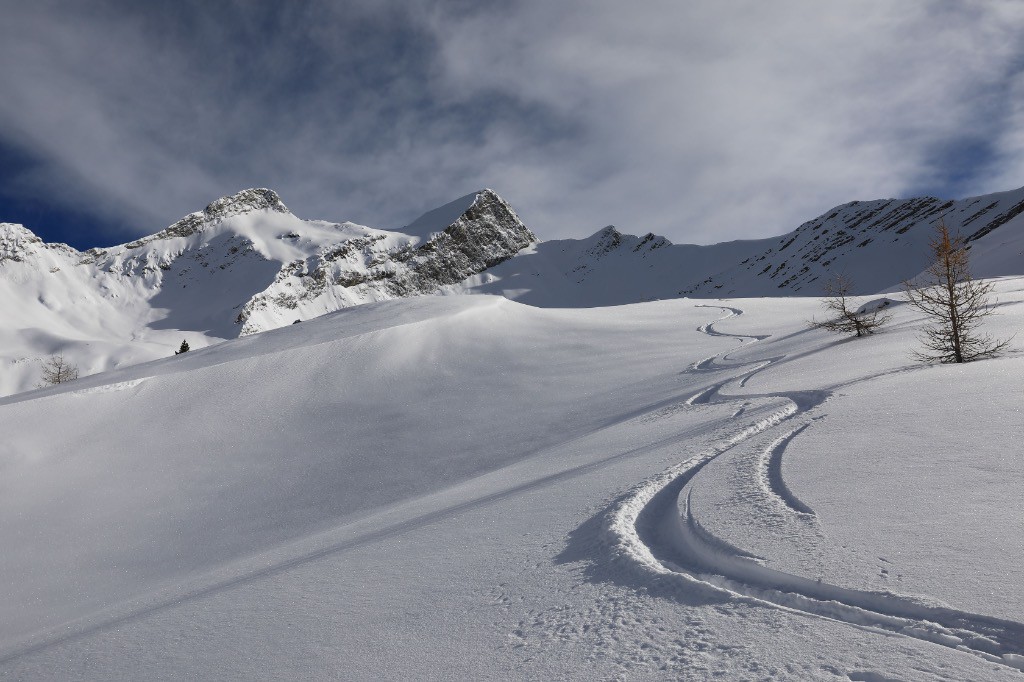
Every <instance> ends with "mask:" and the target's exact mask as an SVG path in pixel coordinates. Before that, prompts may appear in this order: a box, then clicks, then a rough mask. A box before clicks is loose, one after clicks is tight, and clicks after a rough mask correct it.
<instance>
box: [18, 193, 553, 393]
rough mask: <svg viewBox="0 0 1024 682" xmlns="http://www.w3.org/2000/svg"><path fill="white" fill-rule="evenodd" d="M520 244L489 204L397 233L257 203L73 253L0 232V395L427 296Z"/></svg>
mask: <svg viewBox="0 0 1024 682" xmlns="http://www.w3.org/2000/svg"><path fill="white" fill-rule="evenodd" d="M439 212H440V213H439ZM442 214H443V215H442ZM445 221H450V222H445ZM534 241H536V237H535V236H534V235H533V233H532V232H530V230H529V229H528V228H527V227H526V226H525V225H523V223H522V221H520V220H519V218H518V216H516V214H515V212H514V211H513V210H512V209H511V208H510V207H509V206H508V204H507V203H505V201H504V200H502V199H501V198H500V197H499V196H498V195H497V194H495V193H494V192H493V191H491V190H481V191H480V192H476V193H473V194H470V195H467V196H465V197H462V198H461V199H459V200H457V201H455V202H452V203H451V204H448V205H447V206H445V207H443V209H438V210H437V211H433V212H430V213H428V214H426V215H425V216H424V217H423V218H421V219H419V220H418V221H416V222H415V223H413V224H412V225H410V231H409V232H401V231H389V230H379V229H374V228H370V227H365V226H362V225H356V224H354V223H328V222H324V221H312V220H301V219H299V218H297V217H296V216H294V215H292V213H290V212H289V211H288V209H287V207H286V206H285V205H284V203H282V201H281V200H280V198H279V197H278V196H277V195H276V194H275V193H274V192H272V191H271V190H267V189H252V190H245V191H243V192H240V193H238V194H236V195H234V196H231V197H225V198H223V199H220V200H218V201H216V202H214V203H212V204H210V205H209V206H208V207H207V208H206V209H205V210H203V211H200V212H197V213H193V214H191V215H189V216H186V217H185V218H183V219H182V220H179V221H178V222H176V223H175V224H173V225H171V226H170V227H168V228H167V229H165V230H163V231H161V232H159V233H157V234H154V235H151V236H149V237H145V238H143V239H139V240H137V241H134V242H130V243H128V244H123V245H120V246H115V247H112V248H108V249H92V250H89V251H87V252H84V253H81V252H78V251H76V250H75V249H73V248H71V247H69V246H67V245H65V244H44V243H43V242H42V241H41V240H40V239H39V238H38V237H36V236H35V235H33V234H32V233H31V232H30V231H29V230H27V229H26V228H24V227H22V226H19V225H11V224H2V225H0V310H2V311H3V319H2V322H0V362H2V363H3V365H4V367H3V369H4V371H3V372H0V393H10V392H14V391H17V390H24V389H25V388H28V387H30V386H32V385H33V384H34V383H35V382H36V381H38V378H39V362H40V359H41V358H42V357H45V356H47V355H50V354H53V353H64V354H66V355H67V357H68V359H69V360H71V361H72V362H73V363H75V364H77V365H79V367H80V369H81V370H82V373H83V374H92V373H95V372H98V371H103V370H107V369H110V368H113V367H117V366H123V365H125V364H131V363H134V362H139V361H141V360H148V359H153V358H156V357H164V356H166V355H169V354H170V352H171V350H173V349H174V348H176V347H177V346H178V344H179V343H180V340H181V339H182V338H185V339H187V340H188V341H189V342H190V345H192V346H193V347H201V346H204V345H208V344H210V343H213V342H216V341H219V340H222V339H227V338H234V337H236V336H240V335H241V336H245V335H248V334H253V333H256V332H260V331H264V330H267V329H273V328H276V327H280V326H284V325H288V324H292V323H293V322H295V321H296V320H306V319H309V318H311V317H316V316H319V315H322V314H324V313H326V312H330V311H333V310H338V309H340V308H343V307H348V306H352V305H358V304H361V303H366V302H369V301H380V300H387V299H391V298H397V297H404V296H412V295H418V294H426V293H433V292H435V291H437V290H438V289H439V288H440V287H442V286H445V285H450V284H454V283H457V282H459V281H461V280H463V279H465V278H466V277H468V276H471V275H474V274H476V273H478V272H480V271H482V270H485V269H487V268H489V267H492V266H493V265H495V264H497V263H500V262H502V261H504V260H506V259H508V258H510V257H511V256H513V255H514V254H515V253H516V252H517V251H519V250H520V249H522V248H524V247H526V246H527V245H529V244H530V243H532V242H534Z"/></svg>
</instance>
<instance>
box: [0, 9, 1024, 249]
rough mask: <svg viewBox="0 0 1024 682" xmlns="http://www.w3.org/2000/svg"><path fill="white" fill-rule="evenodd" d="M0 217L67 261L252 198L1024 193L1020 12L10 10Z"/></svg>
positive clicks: (3, 48) (391, 212)
mask: <svg viewBox="0 0 1024 682" xmlns="http://www.w3.org/2000/svg"><path fill="white" fill-rule="evenodd" d="M4 5H6V6H4V7H3V8H2V9H3V16H4V20H3V22H0V91H2V92H3V93H4V96H3V97H2V98H0V220H6V221H10V222H21V223H24V224H25V225H26V226H27V227H29V228H30V229H32V230H33V231H35V232H37V233H38V234H39V235H40V236H42V237H44V238H45V239H47V240H48V241H66V242H69V243H71V244H73V245H75V246H77V247H79V248H86V247H89V246H103V245H109V244H113V243H117V242H123V241H127V240H129V239H131V238H134V237H137V236H139V235H143V234H149V233H152V232H156V231H157V230H159V229H162V228H163V227H165V226H166V225H168V224H169V223H171V222H173V221H174V220H176V219H178V218H179V217H181V216H182V215H184V214H186V213H189V212H191V211H194V210H198V209H201V208H202V207H203V206H205V205H206V204H207V203H209V202H210V201H212V200H213V199H216V198H217V197H219V196H222V195H225V194H231V193H233V192H236V191H238V190H240V189H243V188H246V187H254V186H263V187H271V188H273V189H275V190H277V191H278V193H279V194H280V195H281V197H282V198H283V200H284V201H285V203H286V204H288V205H289V207H290V208H291V209H292V210H293V212H294V213H296V214H297V215H299V216H300V217H303V218H324V219H330V220H339V221H340V220H353V221H356V222H361V223H364V224H369V225H373V226H379V227H397V226H400V225H402V224H405V223H407V222H409V221H411V220H412V219H413V218H414V217H416V215H418V214H419V213H421V212H423V211H425V210H428V209H430V208H433V207H435V206H439V205H441V204H444V203H446V202H447V201H450V200H451V199H453V198H455V197H458V196H461V195H463V194H466V193H468V192H470V191H472V190H474V189H478V188H481V187H485V186H488V187H493V188H494V189H496V190H497V191H498V192H499V193H500V194H502V195H503V196H504V197H505V198H506V199H508V200H509V201H510V202H511V203H512V205H513V206H514V207H515V208H516V209H517V210H518V211H519V213H520V215H521V216H522V217H523V218H524V220H525V221H526V222H527V224H528V225H530V226H531V227H532V228H533V229H534V230H535V231H536V232H537V233H538V234H539V235H540V236H541V237H543V238H556V237H572V236H577V237H581V236H585V235H587V234H590V233H592V232H594V231H596V230H597V229H599V228H601V227H603V226H604V225H607V224H615V225H617V226H619V227H620V228H621V229H623V230H626V231H630V232H635V233H644V232H648V231H653V232H656V233H659V234H664V235H666V236H668V237H669V238H670V239H672V240H673V241H675V242H696V243H709V242H715V241H723V240H729V239H741V238H754V237H763V236H770V235H775V234H781V233H783V232H786V231H789V230H791V229H793V228H795V227H796V226H797V225H799V224H800V223H801V222H803V221H805V220H808V219H810V218H813V217H814V216H816V215H818V214H819V213H821V212H822V211H825V210H827V209H828V208H830V207H831V206H833V205H835V204H838V203H843V202H846V201H850V200H853V199H873V198H883V197H892V196H913V195H917V194H922V193H931V194H938V195H941V196H948V197H962V196H967V195H970V194H979V193H986V192H992V191H999V190H1004V189H1012V188H1016V187H1019V186H1021V185H1024V72H1022V65H1024V61H1022V48H1024V44H1022V43H1021V42H1020V40H1019V36H1020V35H1022V34H1024V3H1018V2H1011V1H1007V2H1000V1H999V0H986V1H984V2H970V1H966V0H965V1H960V2H946V1H923V0H922V1H916V0H901V2H892V1H891V0H884V1H882V0H857V1H853V0H850V1H848V2H845V1H842V0H834V1H831V2H820V0H776V1H774V2H771V3H765V2H762V1H755V0H749V1H740V0H725V1H721V0H714V1H712V0H707V1H704V2H702V1H695V2H684V3H681V2H678V0H664V1H661V0H640V1H638V2H633V3H621V2H616V1H613V0H560V1H559V2H542V1H540V0H535V1H532V2H527V1H521V2H520V1H515V0H507V1H504V2H470V1H468V0H422V1H420V2H397V1H395V0H352V1H345V2H342V1H339V2H317V1H315V0H314V1H311V2H304V3H300V2H294V3H292V2H289V3H258V2H255V1H253V2H243V1H241V0H239V1H238V2H189V1H185V0H181V1H178V2H165V3H160V2H146V3H139V2H128V1H125V2H115V1H102V0H98V1H96V2H90V3H67V2H59V3H58V2H48V1H47V0H36V1H34V2H32V3H20V2H10V3H4Z"/></svg>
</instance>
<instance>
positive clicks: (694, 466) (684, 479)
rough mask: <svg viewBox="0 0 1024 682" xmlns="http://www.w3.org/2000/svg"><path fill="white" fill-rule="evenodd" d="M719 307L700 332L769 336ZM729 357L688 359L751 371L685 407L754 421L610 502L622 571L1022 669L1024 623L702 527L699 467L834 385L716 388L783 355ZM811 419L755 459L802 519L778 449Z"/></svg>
mask: <svg viewBox="0 0 1024 682" xmlns="http://www.w3.org/2000/svg"><path fill="white" fill-rule="evenodd" d="M704 307H713V306H704ZM717 307H720V308H722V310H724V311H726V313H727V314H726V315H725V317H722V318H719V319H718V320H715V321H714V322H710V323H708V324H705V325H702V326H700V327H698V331H701V332H703V333H705V334H709V335H712V336H735V337H736V338H737V339H738V340H739V341H741V342H744V341H748V340H753V341H757V340H761V339H764V338H767V337H766V336H750V335H742V336H741V335H738V334H727V333H725V332H719V331H717V330H716V329H714V324H715V323H717V322H720V321H722V320H725V319H728V318H730V317H734V316H736V315H740V314H742V311H741V310H739V309H736V308H729V307H726V306H717ZM727 359H728V354H720V355H716V356H713V357H709V358H706V359H704V360H702V361H700V362H697V363H695V364H693V365H692V366H691V367H690V368H689V369H688V370H686V372H684V373H697V372H715V371H722V370H725V369H736V368H742V367H744V366H747V365H749V366H750V367H751V369H750V370H749V371H747V372H745V373H743V374H740V375H739V376H734V377H733V378H731V379H727V380H725V381H722V382H719V383H716V384H713V385H712V386H711V387H709V388H706V389H704V390H702V391H700V392H698V393H696V394H694V395H692V396H690V397H689V399H687V400H686V404H687V405H702V404H705V405H706V404H736V403H742V406H741V407H739V409H738V410H737V411H736V412H735V414H734V415H733V416H734V418H739V417H740V416H742V415H746V416H747V418H748V419H750V420H751V421H750V422H749V423H748V424H747V425H746V426H744V427H743V428H741V429H740V430H738V431H737V432H735V433H733V434H732V435H730V436H728V437H726V438H724V439H722V440H721V441H719V442H718V443H717V444H715V445H714V446H712V447H711V449H709V450H707V451H705V452H702V453H700V454H697V455H695V456H693V457H691V458H689V459H688V460H686V461H685V462H682V463H681V464H679V465H677V466H675V467H673V468H671V469H669V470H667V471H665V472H664V473H662V474H660V475H659V476H656V477H654V478H652V479H650V480H647V481H645V482H643V483H641V484H639V485H638V486H636V487H635V488H634V489H633V490H631V491H629V492H628V493H626V495H624V496H623V497H622V498H620V499H619V500H618V501H617V502H616V504H615V505H613V507H612V508H611V509H610V510H609V512H608V514H607V515H606V517H605V528H604V533H605V539H606V544H607V545H608V549H609V551H610V552H611V554H612V558H613V560H616V561H618V562H621V563H624V564H625V565H626V567H627V570H629V571H631V572H632V573H634V574H637V577H639V578H641V580H643V581H644V582H648V583H650V582H654V583H659V584H662V585H665V584H669V585H671V589H672V590H674V591H676V592H677V593H680V594H684V593H685V594H689V595H693V594H697V595H705V596H708V597H713V598H718V599H721V598H727V599H734V600H740V601H747V602H750V603H756V604H759V605H762V606H764V605H772V606H775V607H779V608H783V609H786V610H792V611H797V612H803V613H807V614H811V615H814V616H819V617H824V618H829V619H832V620H836V621H841V622H845V623H849V624H850V625H853V626H856V627H861V628H865V629H869V630H877V631H884V632H888V633H897V634H899V635H904V636H907V637H913V638H916V639H919V640H924V641H928V642H933V643H936V644H940V645H943V646H947V647H951V648H954V649H957V650H960V651H964V652H968V653H971V654H974V655H977V656H979V657H981V658H984V659H986V660H989V661H992V662H995V663H999V664H1002V665H1006V666H1008V667H1010V668H1014V669H1017V670H1022V671H1024V623H1019V622H1015V621H1010V620H1003V619H999V618H994V617H990V616H985V615H981V614H975V613H969V612H966V611H960V610H957V609H954V608H948V607H938V606H930V605H926V604H923V603H921V602H919V601H915V600H912V599H909V598H907V597H903V596H900V595H897V594H893V593H890V592H871V591H864V590H855V589H849V588H844V587H840V586H838V585H831V584H828V583H824V582H821V581H820V580H811V579H809V578H805V577H802V576H798V575H793V574H789V573H784V572H782V571H777V570H773V569H771V568H768V567H766V566H764V565H763V562H762V561H761V560H759V559H758V557H756V556H754V555H752V554H750V553H748V552H746V551H744V550H743V549H742V548H739V547H735V546H733V545H732V544H730V543H728V542H727V541H725V540H724V539H721V538H716V537H715V536H714V535H712V534H711V533H710V532H709V531H708V530H707V529H706V528H704V527H702V526H701V525H700V523H699V522H698V520H697V517H696V516H695V515H694V509H693V507H692V505H691V500H692V493H693V490H694V489H695V487H696V486H697V485H699V483H700V479H699V476H700V472H701V470H702V469H703V467H704V466H705V465H707V464H708V463H709V462H711V461H712V460H714V459H715V458H717V457H718V456H719V455H722V454H723V453H725V452H728V451H729V450H731V449H733V448H735V447H736V446H738V445H740V444H741V443H743V442H745V441H747V440H749V439H751V438H753V437H754V436H757V435H758V434H761V433H763V432H765V431H768V430H769V429H772V428H773V427H776V426H778V425H779V424H781V423H783V422H785V421H789V420H793V419H794V418H796V417H799V416H801V415H804V414H806V413H807V412H808V411H810V410H812V409H814V408H815V407H817V406H818V405H821V404H822V403H823V402H825V401H826V400H827V399H828V398H829V397H830V396H831V395H832V394H833V393H834V391H835V390H837V389H838V388H840V387H841V385H837V386H832V387H830V388H828V389H825V390H808V391H780V392H777V393H767V394H761V395H745V396H729V395H723V394H722V393H721V390H722V389H723V388H724V387H726V386H727V385H729V384H732V383H738V384H739V385H740V386H743V385H745V384H746V381H747V380H748V379H749V378H750V377H751V376H752V375H753V374H755V373H756V372H759V371H761V370H762V369H764V368H766V367H767V366H769V365H772V364H775V363H777V362H782V361H783V360H785V356H781V357H775V358H769V359H767V360H761V361H755V362H751V363H729V364H725V363H721V362H719V360H727ZM897 371H903V370H897ZM878 376H881V375H876V376H868V377H863V378H861V379H858V380H856V381H855V382H848V383H847V384H844V385H849V384H850V383H860V382H863V381H869V380H871V379H875V378H877V377H878ZM757 398H773V399H777V400H779V401H780V403H781V406H780V407H776V408H774V409H771V410H767V413H766V414H761V416H760V417H759V418H758V417H757V414H758V412H761V413H764V412H766V410H765V409H764V408H762V409H761V410H753V409H751V408H750V404H751V402H750V401H752V400H754V399H757ZM819 418H820V417H819ZM812 423H813V420H810V421H808V422H806V423H804V424H803V425H801V426H799V427H796V428H794V429H791V430H790V431H788V432H787V433H785V434H784V435H782V436H781V437H778V438H776V439H775V440H773V442H772V443H771V444H770V445H769V446H768V448H767V450H765V451H764V452H762V453H761V457H760V469H761V470H760V475H761V481H760V483H761V485H762V487H763V488H765V491H766V493H767V494H768V495H769V496H771V497H773V498H774V499H777V500H779V501H780V502H781V504H782V505H784V507H785V509H786V511H787V513H789V514H792V515H794V516H796V517H802V518H805V519H810V518H813V513H814V512H813V511H812V510H811V509H810V507H808V506H807V505H806V504H804V503H803V502H801V501H800V500H799V499H798V498H797V497H796V496H795V495H793V493H792V492H790V490H789V488H788V487H787V486H786V484H785V482H784V481H783V478H782V455H783V453H784V451H785V449H786V446H787V445H788V444H789V443H790V442H791V441H792V440H793V439H794V438H795V437H796V436H798V435H799V434H800V433H801V432H802V431H803V430H804V429H806V428H808V427H809V426H811V425H812Z"/></svg>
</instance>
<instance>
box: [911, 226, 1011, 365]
mask: <svg viewBox="0 0 1024 682" xmlns="http://www.w3.org/2000/svg"><path fill="white" fill-rule="evenodd" d="M928 246H929V248H930V249H931V252H932V257H933V258H934V259H935V260H934V262H933V263H932V264H931V265H930V266H929V267H928V269H927V270H925V271H924V272H923V273H922V274H921V275H920V276H918V277H917V278H915V279H914V280H911V281H907V282H904V283H903V286H904V289H905V290H906V293H907V300H908V301H909V302H910V304H911V305H913V306H914V307H915V308H917V309H918V310H920V311H921V312H923V313H924V314H925V315H927V316H928V317H929V318H930V319H931V324H930V325H929V326H928V327H926V328H925V330H924V333H923V334H922V335H921V337H920V340H921V344H922V345H923V346H924V350H922V351H915V353H914V357H915V358H917V359H918V360H921V361H924V362H933V361H938V362H970V361H971V360H979V359H981V358H989V357H992V356H994V355H997V354H998V353H999V352H1000V351H1001V350H1003V349H1004V348H1006V346H1007V344H1008V343H1009V342H1010V339H1004V340H999V339H993V338H992V337H991V336H988V335H986V334H982V333H980V332H979V331H978V327H979V326H980V325H981V322H982V320H983V319H984V318H986V317H988V316H989V315H991V314H992V308H991V307H990V306H989V304H988V299H989V295H990V294H991V293H992V289H993V287H994V285H993V284H992V283H991V282H981V281H978V280H976V279H974V278H973V277H971V272H970V268H969V267H968V265H969V263H968V251H967V247H966V245H965V243H964V240H963V239H962V238H961V237H960V236H959V235H957V236H953V235H951V234H950V233H949V228H948V227H947V226H946V223H945V222H944V221H941V220H940V221H939V224H938V225H936V226H935V235H934V236H933V237H932V238H931V240H930V241H929V243H928Z"/></svg>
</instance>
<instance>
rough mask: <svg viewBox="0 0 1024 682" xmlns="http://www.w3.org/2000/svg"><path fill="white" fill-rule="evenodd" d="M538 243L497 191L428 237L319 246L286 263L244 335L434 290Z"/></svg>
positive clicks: (243, 315)
mask: <svg viewBox="0 0 1024 682" xmlns="http://www.w3.org/2000/svg"><path fill="white" fill-rule="evenodd" d="M535 241H537V237H536V236H535V235H534V234H533V232H531V231H530V229H529V228H528V227H526V225H524V224H523V222H522V221H521V220H520V219H519V216H517V215H516V213H515V211H513V210H512V208H511V207H510V206H509V205H508V204H507V203H506V202H505V201H504V200H503V199H502V198H501V197H499V196H498V195H497V194H496V193H495V192H494V191H493V190H489V189H487V190H483V191H481V192H479V193H478V194H477V195H476V199H475V201H473V203H472V204H471V205H470V206H469V207H468V208H467V209H466V211H465V212H464V213H463V214H462V215H461V216H459V217H458V218H457V219H456V220H455V221H454V222H453V223H451V224H450V225H449V226H448V227H447V228H445V229H444V230H443V231H441V232H439V233H437V234H434V235H433V236H432V237H431V238H430V239H429V240H427V241H426V242H425V243H422V244H417V245H414V244H413V243H411V242H409V243H405V244H401V245H399V246H391V245H389V240H388V239H386V237H385V235H383V234H378V235H369V236H365V237H359V238H354V239H350V240H347V241H345V242H342V243H340V244H338V245H337V246H333V247H330V248H326V249H321V250H320V252H319V253H317V254H316V257H315V258H313V259H308V260H303V259H299V260H296V261H293V262H291V263H288V264H286V265H285V266H284V267H282V268H281V271H280V272H279V273H278V275H277V277H276V278H275V280H274V282H273V284H271V285H270V287H268V288H267V289H266V290H265V291H263V292H261V293H260V294H257V295H256V296H254V297H253V298H252V299H251V300H250V301H249V302H248V303H246V304H245V306H244V307H243V308H242V310H241V312H240V313H239V314H238V316H237V318H236V322H237V323H239V324H241V325H242V329H241V332H240V335H242V336H245V335H248V334H253V333H256V332H259V331H263V330H264V329H267V328H272V327H278V326H282V325H283V324H287V323H288V322H292V321H294V319H304V318H305V317H308V316H310V314H314V315H315V314H322V313H323V312H326V311H327V310H333V309H337V308H340V307H344V306H345V305H353V304H356V303H362V302H367V301H379V300H385V299H391V298H404V297H408V296H418V295H422V294H429V293H433V292H436V291H437V290H438V289H440V288H441V287H443V286H445V285H449V284H457V283H459V282H461V281H462V280H464V279H466V278H467V277H470V276H472V275H476V274H479V273H481V272H483V271H485V270H487V269H489V268H491V267H493V266H495V265H497V264H498V263H502V262H504V261H506V260H508V259H510V258H512V257H513V256H515V255H516V254H517V253H518V252H519V251H521V250H522V249H523V248H525V247H526V246H529V245H530V244H532V243H533V242H535Z"/></svg>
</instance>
